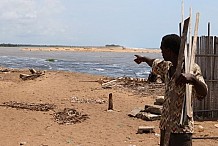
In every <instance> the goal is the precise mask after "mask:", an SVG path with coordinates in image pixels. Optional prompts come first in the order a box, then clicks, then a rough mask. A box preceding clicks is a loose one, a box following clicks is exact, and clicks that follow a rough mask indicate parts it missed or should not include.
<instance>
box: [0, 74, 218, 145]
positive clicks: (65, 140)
mask: <svg viewBox="0 0 218 146" xmlns="http://www.w3.org/2000/svg"><path fill="white" fill-rule="evenodd" d="M21 73H26V74H29V71H28V70H15V71H9V72H0V97H1V98H0V104H1V105H3V103H5V102H9V101H15V102H18V103H28V104H30V103H35V104H39V103H41V104H53V105H55V108H54V109H53V110H49V111H34V110H28V109H21V108H18V109H16V108H12V107H6V106H0V122H1V123H0V129H1V132H0V145H1V146H18V145H24V146H68V145H69V146H157V145H158V143H159V129H158V124H159V121H153V122H152V121H144V120H141V119H137V118H133V117H129V116H128V115H127V114H128V113H129V112H130V111H131V110H133V109H134V108H136V107H143V106H144V105H145V104H153V102H154V97H155V95H157V94H160V92H156V91H158V90H159V89H156V90H155V89H154V90H153V92H147V93H144V94H143V96H142V94H137V92H135V91H133V90H131V88H122V87H119V88H118V87H114V88H108V89H103V88H102V86H101V84H100V83H101V82H100V81H102V80H101V79H104V77H103V76H95V75H89V74H81V73H72V72H60V71H46V72H45V75H43V76H40V77H38V78H36V79H34V80H25V81H23V80H21V79H20V78H19V75H20V74H21ZM146 86H148V87H149V86H150V85H148V84H147V85H146ZM110 93H112V95H113V103H114V110H113V111H107V108H108V96H109V94H110ZM74 99H78V101H81V102H78V101H75V100H74ZM64 108H70V109H76V110H77V111H78V112H79V113H81V114H82V115H85V114H87V115H88V117H89V118H88V119H86V120H85V121H81V123H76V124H59V123H58V122H57V121H55V119H54V113H57V112H59V111H62V110H63V109H64ZM215 124H218V122H217V121H202V122H196V125H195V126H196V131H195V132H196V133H195V134H194V136H198V137H199V136H218V128H216V127H215ZM199 125H201V126H203V128H204V129H203V131H202V130H201V132H200V130H199V129H198V127H199ZM139 126H155V133H150V134H137V130H138V127H139ZM216 145H218V141H217V140H210V139H209V140H208V139H206V140H202V139H199V140H193V146H216Z"/></svg>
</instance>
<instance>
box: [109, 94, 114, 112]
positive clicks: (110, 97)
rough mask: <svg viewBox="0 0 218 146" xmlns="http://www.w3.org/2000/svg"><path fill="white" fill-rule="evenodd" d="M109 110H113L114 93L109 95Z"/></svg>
mask: <svg viewBox="0 0 218 146" xmlns="http://www.w3.org/2000/svg"><path fill="white" fill-rule="evenodd" d="M108 110H113V98H112V93H110V94H109V102H108Z"/></svg>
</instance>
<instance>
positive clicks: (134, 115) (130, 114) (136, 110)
mask: <svg viewBox="0 0 218 146" xmlns="http://www.w3.org/2000/svg"><path fill="white" fill-rule="evenodd" d="M143 110H144V109H143V108H135V109H133V110H132V111H131V112H130V113H128V116H130V117H136V115H137V114H139V113H140V112H141V111H143Z"/></svg>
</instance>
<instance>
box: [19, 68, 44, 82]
mask: <svg viewBox="0 0 218 146" xmlns="http://www.w3.org/2000/svg"><path fill="white" fill-rule="evenodd" d="M29 71H30V72H31V74H30V75H28V74H20V78H21V79H22V80H33V79H35V78H38V77H40V76H42V75H44V74H45V73H44V72H42V71H36V70H35V69H32V68H31V69H29Z"/></svg>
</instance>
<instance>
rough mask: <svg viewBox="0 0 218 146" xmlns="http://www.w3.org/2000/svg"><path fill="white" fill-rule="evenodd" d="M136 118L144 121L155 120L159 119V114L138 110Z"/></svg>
mask: <svg viewBox="0 0 218 146" xmlns="http://www.w3.org/2000/svg"><path fill="white" fill-rule="evenodd" d="M136 118H139V119H142V120H145V121H156V120H160V118H161V115H156V114H151V113H148V112H139V113H138V114H137V115H136Z"/></svg>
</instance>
